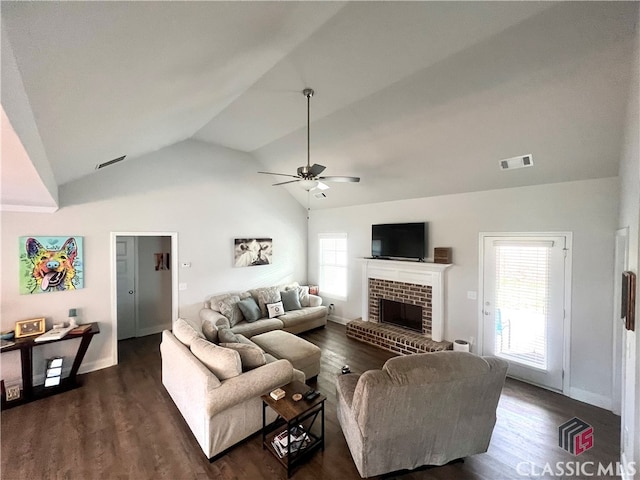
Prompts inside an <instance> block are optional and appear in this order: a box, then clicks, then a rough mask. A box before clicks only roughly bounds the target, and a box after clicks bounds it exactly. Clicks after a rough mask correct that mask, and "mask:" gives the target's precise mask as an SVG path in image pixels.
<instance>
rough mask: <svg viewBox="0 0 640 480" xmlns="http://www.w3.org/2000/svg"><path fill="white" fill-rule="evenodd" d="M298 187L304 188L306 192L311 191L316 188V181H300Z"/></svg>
mask: <svg viewBox="0 0 640 480" xmlns="http://www.w3.org/2000/svg"><path fill="white" fill-rule="evenodd" d="M298 185H300V186H301V187H302V188H304V189H305V190H306V191H309V190H312V189H314V188H316V187H317V186H318V181H317V180H310V179H308V180H300V181H299V182H298Z"/></svg>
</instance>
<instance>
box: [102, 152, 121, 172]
mask: <svg viewBox="0 0 640 480" xmlns="http://www.w3.org/2000/svg"><path fill="white" fill-rule="evenodd" d="M125 157H126V155H123V156H121V157H118V158H114V159H113V160H109V161H108V162H104V163H99V164H98V165H96V170H100V169H101V168H104V167H108V166H110V165H113V164H114V163H118V162H121V161H122V160H124V159H125Z"/></svg>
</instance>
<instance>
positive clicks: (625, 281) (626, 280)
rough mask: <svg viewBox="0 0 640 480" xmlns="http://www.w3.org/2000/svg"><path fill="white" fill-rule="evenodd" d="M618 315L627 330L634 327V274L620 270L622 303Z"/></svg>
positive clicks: (632, 329)
mask: <svg viewBox="0 0 640 480" xmlns="http://www.w3.org/2000/svg"><path fill="white" fill-rule="evenodd" d="M620 315H621V317H622V318H623V319H624V326H625V328H626V329H627V330H631V331H634V330H635V328H636V318H635V317H636V274H635V273H633V272H622V305H621V308H620Z"/></svg>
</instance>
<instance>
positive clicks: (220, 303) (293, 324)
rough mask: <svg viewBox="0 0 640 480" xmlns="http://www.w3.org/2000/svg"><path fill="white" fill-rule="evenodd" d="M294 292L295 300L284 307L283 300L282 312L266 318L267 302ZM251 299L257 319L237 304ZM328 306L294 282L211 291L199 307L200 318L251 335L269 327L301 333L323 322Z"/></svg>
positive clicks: (274, 301) (270, 329) (278, 299)
mask: <svg viewBox="0 0 640 480" xmlns="http://www.w3.org/2000/svg"><path fill="white" fill-rule="evenodd" d="M292 291H295V292H297V294H298V295H297V297H298V302H299V304H298V305H296V307H294V308H295V309H288V308H286V307H287V303H286V302H284V307H285V308H284V313H282V314H279V315H277V316H274V317H272V318H269V312H268V305H269V304H273V303H276V302H278V301H281V298H282V296H281V294H282V293H283V292H287V293H291V292H292ZM246 299H253V301H255V303H256V305H258V308H259V309H260V316H259V318H257V319H247V318H246V317H247V316H246V315H245V314H244V313H243V311H242V310H241V308H240V307H239V306H238V305H239V303H240V302H241V301H246ZM327 313H328V309H327V307H325V306H324V305H322V298H320V297H319V296H316V295H311V294H309V287H307V286H300V285H299V284H298V283H291V284H287V285H279V286H274V287H266V288H257V289H253V290H248V291H246V292H238V293H225V294H221V295H213V296H211V297H209V298H207V299H206V301H205V303H204V307H203V308H202V310H200V319H201V320H202V321H210V322H212V323H213V324H214V325H217V326H218V327H219V328H225V327H226V328H230V329H231V330H232V331H233V332H234V333H239V334H242V335H244V336H245V337H253V336H254V335H259V334H261V333H265V332H270V331H272V330H284V331H286V332H289V333H294V334H298V333H302V332H306V331H307V330H311V329H314V328H318V327H323V326H325V325H326V324H327Z"/></svg>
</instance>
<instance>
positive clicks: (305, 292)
mask: <svg viewBox="0 0 640 480" xmlns="http://www.w3.org/2000/svg"><path fill="white" fill-rule="evenodd" d="M300 305H302V306H303V307H308V306H309V286H308V285H305V286H303V287H300Z"/></svg>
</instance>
